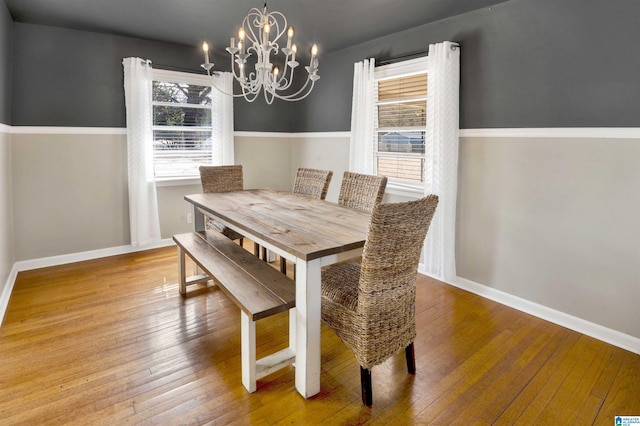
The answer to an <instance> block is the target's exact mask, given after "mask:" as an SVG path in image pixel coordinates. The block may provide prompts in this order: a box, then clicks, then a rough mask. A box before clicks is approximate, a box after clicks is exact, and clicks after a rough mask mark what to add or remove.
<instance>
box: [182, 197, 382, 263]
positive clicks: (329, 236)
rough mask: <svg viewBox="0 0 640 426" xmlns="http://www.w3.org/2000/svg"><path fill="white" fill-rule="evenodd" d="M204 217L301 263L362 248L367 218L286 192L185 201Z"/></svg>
mask: <svg viewBox="0 0 640 426" xmlns="http://www.w3.org/2000/svg"><path fill="white" fill-rule="evenodd" d="M184 198H185V200H187V201H188V202H190V203H192V204H194V205H195V206H196V207H198V208H199V209H200V210H201V211H202V212H203V213H205V214H208V215H211V216H213V217H217V218H219V219H221V220H222V221H224V222H227V223H229V224H230V225H232V227H236V228H237V230H238V231H239V232H240V233H243V232H242V231H245V233H246V234H253V235H255V236H256V237H258V238H260V239H262V240H264V241H265V242H268V243H270V244H272V245H274V246H275V247H278V248H279V249H281V250H283V251H285V252H287V253H290V254H292V255H294V256H295V257H297V258H299V259H303V260H306V261H308V260H312V259H317V258H319V257H323V256H327V255H330V254H336V253H340V252H344V251H348V250H352V249H357V248H361V247H362V246H364V242H365V239H366V236H367V229H368V226H369V220H370V214H369V213H366V212H362V211H359V210H354V209H351V208H347V207H343V206H339V205H337V204H335V203H331V202H328V201H323V200H315V199H310V198H306V197H303V196H301V195H297V194H293V193H291V192H286V191H278V190H273V189H251V190H243V191H232V192H220V193H206V194H193V195H187V196H185V197H184Z"/></svg>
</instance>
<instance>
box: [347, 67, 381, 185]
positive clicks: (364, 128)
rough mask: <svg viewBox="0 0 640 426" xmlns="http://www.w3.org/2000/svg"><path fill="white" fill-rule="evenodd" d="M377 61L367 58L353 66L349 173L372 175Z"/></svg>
mask: <svg viewBox="0 0 640 426" xmlns="http://www.w3.org/2000/svg"><path fill="white" fill-rule="evenodd" d="M374 70H375V60H374V59H365V60H364V61H362V62H356V63H355V64H354V66H353V100H352V101H351V140H350V143H349V170H350V171H352V172H356V173H365V174H373V170H374V163H373V161H374V151H373V137H374V135H373V117H374V111H375V110H374V108H375V107H376V105H375V78H374Z"/></svg>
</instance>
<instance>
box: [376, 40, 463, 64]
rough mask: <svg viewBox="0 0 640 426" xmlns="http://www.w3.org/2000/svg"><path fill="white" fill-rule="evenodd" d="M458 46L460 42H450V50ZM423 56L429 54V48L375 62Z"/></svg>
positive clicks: (399, 60)
mask: <svg viewBox="0 0 640 426" xmlns="http://www.w3.org/2000/svg"><path fill="white" fill-rule="evenodd" d="M458 47H460V44H458V43H455V42H452V43H451V49H452V50H456V49H457V48H458ZM423 56H429V49H427V50H419V51H417V52H412V53H407V54H404V55H400V56H394V57H393V58H389V59H383V60H381V61H380V62H376V66H381V65H389V64H393V63H396V62H401V61H406V60H408V59H415V58H420V57H423Z"/></svg>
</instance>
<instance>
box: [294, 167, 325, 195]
mask: <svg viewBox="0 0 640 426" xmlns="http://www.w3.org/2000/svg"><path fill="white" fill-rule="evenodd" d="M332 176H333V172H332V171H330V170H318V169H306V168H303V167H300V168H298V171H297V173H296V180H295V182H294V184H293V193H294V194H300V195H304V196H305V197H308V198H314V199H318V200H324V199H325V198H326V196H327V191H328V190H329V183H330V182H331V177H332Z"/></svg>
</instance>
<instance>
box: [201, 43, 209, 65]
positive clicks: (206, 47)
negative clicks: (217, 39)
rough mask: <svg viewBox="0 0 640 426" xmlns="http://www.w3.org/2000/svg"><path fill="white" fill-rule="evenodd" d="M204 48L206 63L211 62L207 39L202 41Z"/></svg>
mask: <svg viewBox="0 0 640 426" xmlns="http://www.w3.org/2000/svg"><path fill="white" fill-rule="evenodd" d="M202 50H203V51H204V63H205V64H208V63H209V44H208V43H207V42H206V41H205V42H202Z"/></svg>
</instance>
